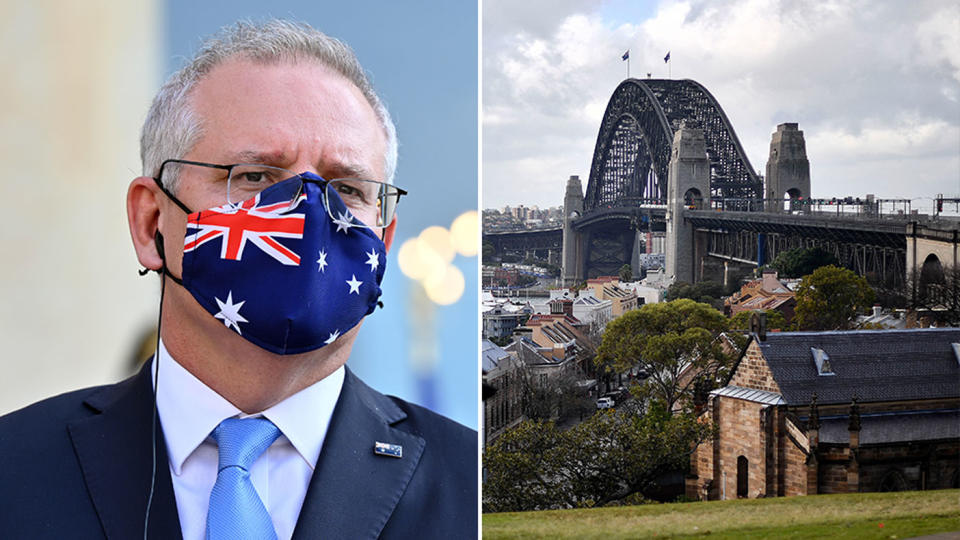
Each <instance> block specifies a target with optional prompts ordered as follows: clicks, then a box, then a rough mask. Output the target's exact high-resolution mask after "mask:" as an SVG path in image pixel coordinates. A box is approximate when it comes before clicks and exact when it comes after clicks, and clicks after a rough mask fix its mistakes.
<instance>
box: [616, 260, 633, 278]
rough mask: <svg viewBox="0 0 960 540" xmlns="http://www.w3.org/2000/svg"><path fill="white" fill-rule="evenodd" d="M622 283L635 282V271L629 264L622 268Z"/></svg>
mask: <svg viewBox="0 0 960 540" xmlns="http://www.w3.org/2000/svg"><path fill="white" fill-rule="evenodd" d="M619 274H620V281H633V269H632V268H630V265H629V264H625V265H623V266H621V267H620V271H619Z"/></svg>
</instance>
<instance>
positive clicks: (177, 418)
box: [153, 340, 345, 476]
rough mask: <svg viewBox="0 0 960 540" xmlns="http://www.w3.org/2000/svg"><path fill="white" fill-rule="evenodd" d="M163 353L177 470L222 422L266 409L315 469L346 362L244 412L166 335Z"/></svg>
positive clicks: (162, 379) (166, 427) (165, 415)
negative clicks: (178, 354)
mask: <svg viewBox="0 0 960 540" xmlns="http://www.w3.org/2000/svg"><path fill="white" fill-rule="evenodd" d="M159 354H160V361H159V362H154V364H153V367H154V369H155V370H156V369H157V367H158V366H159V365H160V364H163V367H162V369H159V373H156V371H155V372H154V373H155V374H156V375H157V380H158V383H157V385H158V386H157V390H156V395H157V414H158V415H159V417H160V422H161V425H162V426H163V435H164V438H165V439H166V443H167V453H168V455H169V456H170V465H171V467H172V469H173V472H174V474H176V475H178V476H179V475H180V472H181V470H182V467H183V463H184V461H186V459H187V458H188V457H190V454H192V453H193V452H194V450H196V449H197V447H198V446H200V445H201V444H202V443H203V441H204V440H206V438H207V437H208V436H209V435H210V432H212V431H213V430H214V428H216V427H217V426H218V425H219V424H220V422H222V421H223V420H225V419H227V418H231V417H234V416H259V415H260V414H262V415H263V416H264V417H266V418H267V419H268V420H270V421H271V422H273V423H274V425H276V426H277V427H278V428H279V429H280V432H281V433H282V434H283V436H284V437H286V439H287V440H288V441H289V442H290V444H291V445H293V447H294V448H295V449H296V451H297V453H299V454H300V456H301V457H302V458H303V460H304V461H305V462H306V463H307V464H308V465H309V466H310V468H311V469H313V468H315V467H316V465H317V459H318V458H319V456H320V449H321V448H322V447H323V441H324V439H325V438H326V434H327V428H328V427H329V425H330V418H331V417H332V416H333V409H334V407H335V406H336V404H337V399H338V398H339V397H340V390H341V388H342V387H343V380H344V374H345V370H344V368H343V366H340V367H339V368H337V369H336V370H335V371H334V372H333V373H331V374H330V375H328V376H327V377H325V378H324V379H323V380H320V381H318V382H316V383H314V384H313V385H311V386H308V387H307V388H304V389H303V390H301V391H299V392H297V393H296V394H294V395H292V396H289V397H288V398H286V399H284V400H283V401H281V402H279V403H277V404H276V405H274V406H273V407H270V408H269V409H267V410H265V411H263V412H262V413H259V414H255V415H244V414H243V412H242V411H241V410H240V409H238V408H236V407H235V406H234V405H233V404H231V403H230V402H229V401H227V400H226V399H224V398H223V396H221V395H220V394H218V393H216V392H215V391H214V390H213V389H212V388H210V387H209V386H207V385H206V384H204V383H203V382H202V381H200V379H198V378H196V377H195V376H194V375H193V374H192V373H190V372H189V371H187V369H186V368H184V367H183V366H181V365H180V363H179V362H177V361H176V359H174V358H173V357H172V356H170V353H169V352H167V349H166V347H165V346H164V345H163V341H162V340H161V341H160V343H159Z"/></svg>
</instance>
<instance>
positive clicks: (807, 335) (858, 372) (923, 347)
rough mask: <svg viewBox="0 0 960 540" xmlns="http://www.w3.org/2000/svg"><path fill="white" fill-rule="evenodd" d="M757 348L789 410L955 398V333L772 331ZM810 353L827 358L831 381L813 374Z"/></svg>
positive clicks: (958, 333)
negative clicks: (813, 405)
mask: <svg viewBox="0 0 960 540" xmlns="http://www.w3.org/2000/svg"><path fill="white" fill-rule="evenodd" d="M753 339H754V341H755V342H756V343H757V344H758V345H759V347H760V350H761V352H762V353H763V356H764V358H766V361H767V364H768V365H769V366H770V370H771V372H772V373H773V378H774V380H776V382H777V385H778V386H779V387H780V390H781V393H782V395H783V398H784V399H785V400H786V402H787V403H788V404H790V405H804V404H809V403H810V399H811V397H812V396H813V394H814V392H815V393H816V394H817V402H818V403H820V404H828V403H849V402H850V400H851V399H852V398H853V397H856V398H857V400H859V401H860V402H878V401H906V400H918V399H939V398H958V397H960V362H958V356H957V354H956V353H955V352H954V348H953V346H952V344H953V343H960V329H958V328H925V329H910V330H859V331H854V332H841V331H834V332H777V333H770V334H767V337H766V340H765V341H758V340H757V339H756V337H754V338H753ZM813 349H819V350H822V351H823V352H824V353H826V355H827V356H828V357H829V362H830V370H831V371H832V372H833V373H834V374H835V375H833V376H829V377H828V376H823V375H819V374H818V371H817V365H816V362H815V360H814V353H813V352H812V350H813Z"/></svg>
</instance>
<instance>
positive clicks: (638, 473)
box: [483, 404, 715, 512]
mask: <svg viewBox="0 0 960 540" xmlns="http://www.w3.org/2000/svg"><path fill="white" fill-rule="evenodd" d="M714 433H715V429H714V427H713V425H712V424H711V423H710V422H709V421H706V422H701V421H698V420H697V419H696V418H695V417H694V416H693V415H692V414H688V413H684V414H674V415H670V414H669V413H668V411H667V409H666V407H665V406H663V404H660V405H659V406H655V407H651V408H650V410H649V411H648V412H647V413H646V414H643V415H638V414H634V413H631V412H627V411H623V410H616V411H606V412H598V413H596V414H594V415H593V416H592V417H590V418H589V419H587V420H586V421H584V422H581V423H580V424H578V425H576V426H574V427H572V428H570V429H569V430H567V431H563V432H561V431H559V430H557V428H556V426H554V424H553V423H538V422H530V421H526V422H523V423H521V424H520V425H519V426H517V427H516V428H514V429H512V430H508V431H507V432H505V433H504V434H503V435H501V436H500V438H498V439H497V440H496V441H495V442H494V444H493V445H492V446H491V447H489V448H488V449H487V451H486V453H485V454H484V457H483V465H484V469H485V472H486V475H485V481H484V485H483V508H484V511H487V512H504V511H520V510H543V509H550V508H572V507H590V506H603V505H604V504H607V503H608V502H611V501H617V500H622V499H624V498H626V497H628V496H630V495H633V494H634V493H641V494H643V493H649V492H650V491H651V490H652V489H653V488H655V487H656V479H657V478H658V477H659V476H661V475H662V474H663V473H666V472H671V471H677V470H684V469H685V468H686V467H687V465H688V464H689V460H690V454H691V453H692V452H693V451H694V449H695V448H696V446H697V445H698V444H700V443H701V442H703V441H704V440H706V439H707V438H708V437H710V436H712V435H713V434H714Z"/></svg>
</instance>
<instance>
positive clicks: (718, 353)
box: [596, 298, 732, 411]
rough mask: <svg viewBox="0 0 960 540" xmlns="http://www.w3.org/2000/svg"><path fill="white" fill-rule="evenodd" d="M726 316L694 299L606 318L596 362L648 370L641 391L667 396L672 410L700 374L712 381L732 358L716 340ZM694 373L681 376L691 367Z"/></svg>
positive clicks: (689, 392)
mask: <svg viewBox="0 0 960 540" xmlns="http://www.w3.org/2000/svg"><path fill="white" fill-rule="evenodd" d="M726 329H727V319H726V317H724V316H723V314H721V313H720V312H719V311H717V310H716V309H713V308H712V307H711V306H709V305H707V304H703V303H700V302H694V301H693V300H690V299H685V298H684V299H680V300H674V301H672V302H667V303H661V304H647V305H644V306H643V307H641V308H640V309H636V310H633V311H628V312H627V313H625V314H623V315H621V316H620V317H618V318H616V319H614V320H613V321H611V322H610V323H609V324H607V330H606V331H605V332H604V333H603V341H602V343H601V344H600V347H599V349H598V350H597V358H596V364H597V366H601V365H604V364H606V363H611V364H612V365H613V366H614V367H615V369H617V370H618V371H621V372H622V371H626V370H627V369H630V368H633V367H637V368H640V369H641V370H643V371H645V372H646V373H647V374H648V378H647V380H646V382H645V383H644V385H642V386H640V387H637V388H639V390H637V393H638V394H639V395H638V397H655V398H657V399H660V400H662V401H663V402H664V403H665V404H666V406H667V410H668V411H671V410H673V408H674V405H675V404H677V403H678V402H680V401H681V400H682V399H684V398H688V397H691V396H692V394H693V387H694V384H695V383H696V382H697V380H699V379H701V378H704V379H705V380H706V381H708V382H709V383H710V384H709V386H711V387H712V385H713V384H715V383H716V381H717V380H718V379H719V378H720V377H721V376H722V375H723V374H725V370H726V369H728V368H729V365H730V363H731V361H732V358H730V357H729V356H728V355H727V354H726V353H725V352H724V351H723V348H722V347H721V345H720V343H719V342H718V341H717V339H716V338H717V337H718V336H719V335H720V333H721V332H723V331H724V330H726ZM688 368H689V369H692V370H693V371H692V372H691V373H693V374H695V375H693V376H685V377H682V378H681V374H682V373H683V372H684V371H685V370H686V369H688Z"/></svg>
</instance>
